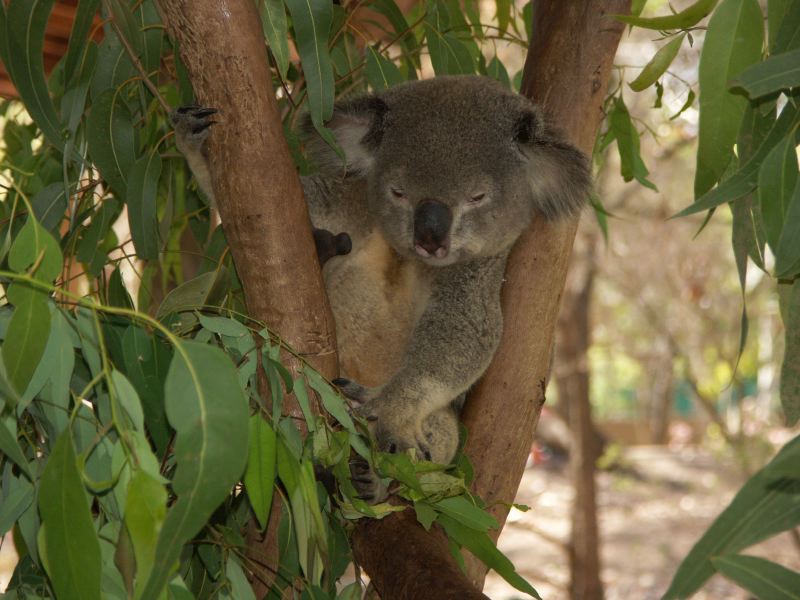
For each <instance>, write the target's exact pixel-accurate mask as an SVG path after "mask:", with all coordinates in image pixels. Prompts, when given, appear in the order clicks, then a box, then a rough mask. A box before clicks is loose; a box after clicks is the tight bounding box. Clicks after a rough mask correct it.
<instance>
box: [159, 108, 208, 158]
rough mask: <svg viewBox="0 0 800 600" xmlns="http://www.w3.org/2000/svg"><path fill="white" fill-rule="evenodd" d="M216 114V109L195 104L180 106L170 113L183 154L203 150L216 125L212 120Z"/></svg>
mask: <svg viewBox="0 0 800 600" xmlns="http://www.w3.org/2000/svg"><path fill="white" fill-rule="evenodd" d="M216 113H217V109H216V108H207V107H203V106H197V105H194V104H191V105H188V106H180V107H178V108H176V109H175V110H173V111H172V112H171V113H170V115H169V120H170V121H171V122H172V125H173V127H175V136H176V138H175V139H176V142H177V144H178V148H179V149H180V150H181V152H183V153H184V154H186V153H187V152H193V151H194V152H199V151H200V150H201V148H202V146H203V144H204V143H205V141H206V139H207V138H208V133H209V127H211V126H212V125H213V124H214V123H216V121H214V120H213V119H212V118H211V117H212V116H213V115H215V114H216Z"/></svg>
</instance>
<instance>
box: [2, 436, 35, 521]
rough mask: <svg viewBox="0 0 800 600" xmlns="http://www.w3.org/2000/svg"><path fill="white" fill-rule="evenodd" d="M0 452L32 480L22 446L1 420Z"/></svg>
mask: <svg viewBox="0 0 800 600" xmlns="http://www.w3.org/2000/svg"><path fill="white" fill-rule="evenodd" d="M0 452H2V453H3V454H4V455H5V456H6V457H7V458H8V459H10V460H11V461H12V462H13V463H14V464H15V465H17V466H18V467H19V468H20V469H21V470H22V472H23V473H25V475H27V476H28V478H29V479H30V480H31V481H33V475H32V474H31V468H30V465H29V464H28V461H27V460H26V458H25V455H24V454H23V453H22V448H20V447H19V443H18V442H17V438H16V437H15V436H14V435H12V434H11V432H10V431H9V430H8V426H7V425H6V424H5V423H4V422H3V421H0ZM0 535H2V534H0Z"/></svg>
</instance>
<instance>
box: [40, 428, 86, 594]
mask: <svg viewBox="0 0 800 600" xmlns="http://www.w3.org/2000/svg"><path fill="white" fill-rule="evenodd" d="M39 513H40V514H41V516H42V526H43V527H44V528H45V531H46V536H45V539H46V540H47V543H46V544H45V547H44V548H43V554H44V556H45V557H46V560H45V561H44V564H45V567H46V569H47V573H48V575H49V576H50V581H51V583H52V584H53V588H54V591H55V593H56V596H57V597H58V598H81V600H84V599H85V600H94V599H97V600H100V570H101V567H100V565H101V561H100V544H99V542H98V539H97V533H96V532H95V529H94V525H93V523H92V513H91V511H90V508H89V503H88V502H87V499H86V493H85V492H84V489H83V481H82V480H81V474H80V472H79V471H78V466H77V458H76V456H75V448H74V447H73V445H72V434H71V433H70V431H69V430H65V431H64V432H63V433H62V434H61V435H60V436H59V438H58V440H57V441H56V443H55V446H54V447H53V451H52V452H51V453H50V456H49V457H48V459H47V464H46V465H45V468H44V472H43V473H42V479H41V482H40V484H39Z"/></svg>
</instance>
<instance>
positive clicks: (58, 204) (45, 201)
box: [31, 182, 67, 233]
mask: <svg viewBox="0 0 800 600" xmlns="http://www.w3.org/2000/svg"><path fill="white" fill-rule="evenodd" d="M31 208H32V209H33V214H34V215H35V216H36V220H37V221H38V222H39V224H40V225H41V226H42V227H43V228H44V229H45V230H46V231H49V232H50V233H55V232H56V230H57V229H58V226H59V224H60V223H61V220H62V219H63V218H64V213H65V212H67V197H66V195H65V194H64V184H63V183H61V182H59V183H51V184H50V185H48V186H45V187H43V188H42V189H41V190H39V191H38V192H36V194H34V196H33V197H32V198H31Z"/></svg>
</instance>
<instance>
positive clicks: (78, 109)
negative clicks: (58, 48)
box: [61, 42, 97, 187]
mask: <svg viewBox="0 0 800 600" xmlns="http://www.w3.org/2000/svg"><path fill="white" fill-rule="evenodd" d="M78 66H79V68H80V70H79V71H78V73H77V75H76V76H75V78H74V79H73V80H72V81H71V82H70V84H69V87H67V89H66V91H65V92H64V96H63V97H62V98H61V114H62V115H64V119H65V120H66V121H67V129H68V130H69V132H70V135H71V136H74V134H75V132H76V131H77V130H78V125H80V123H81V120H82V119H83V114H84V112H85V111H86V96H87V94H88V93H89V86H90V85H91V83H92V77H93V76H94V70H95V68H96V67H97V44H95V43H94V42H89V45H88V46H87V47H86V52H85V53H84V54H83V59H82V60H81V62H80V64H79V65H78ZM74 142H75V140H74V138H73V139H70V140H69V145H68V148H71V147H72V145H74ZM65 151H66V150H65ZM62 187H63V186H62Z"/></svg>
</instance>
